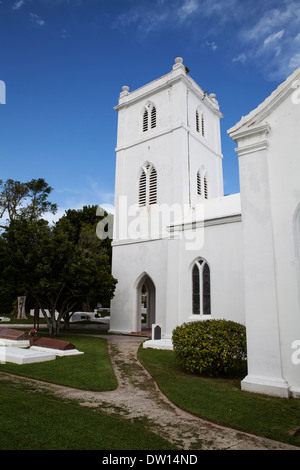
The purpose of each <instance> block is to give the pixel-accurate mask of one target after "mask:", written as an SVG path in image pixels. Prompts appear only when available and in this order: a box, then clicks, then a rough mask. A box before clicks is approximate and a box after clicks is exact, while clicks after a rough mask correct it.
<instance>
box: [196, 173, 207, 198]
mask: <svg viewBox="0 0 300 470" xmlns="http://www.w3.org/2000/svg"><path fill="white" fill-rule="evenodd" d="M197 194H198V196H200V197H203V198H204V199H208V178H207V171H206V170H205V169H200V170H198V172H197Z"/></svg>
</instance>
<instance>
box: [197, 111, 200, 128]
mask: <svg viewBox="0 0 300 470" xmlns="http://www.w3.org/2000/svg"><path fill="white" fill-rule="evenodd" d="M196 131H197V132H200V128H199V113H198V111H196Z"/></svg>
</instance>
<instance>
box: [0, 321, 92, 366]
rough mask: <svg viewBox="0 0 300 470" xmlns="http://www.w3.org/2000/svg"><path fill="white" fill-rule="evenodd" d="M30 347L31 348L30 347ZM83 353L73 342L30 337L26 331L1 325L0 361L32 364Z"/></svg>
mask: <svg viewBox="0 0 300 470" xmlns="http://www.w3.org/2000/svg"><path fill="white" fill-rule="evenodd" d="M28 348H29V349H28ZM75 354H83V353H82V352H80V351H78V350H77V349H76V348H75V346H74V345H73V344H72V343H69V342H67V341H61V340H58V339H52V338H39V337H33V338H32V337H29V336H28V335H27V333H25V332H24V331H19V330H15V329H8V328H1V327H0V362H2V363H5V362H13V363H14V364H31V363H34V362H44V361H52V360H53V359H56V356H71V355H75Z"/></svg>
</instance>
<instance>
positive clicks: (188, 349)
mask: <svg viewBox="0 0 300 470" xmlns="http://www.w3.org/2000/svg"><path fill="white" fill-rule="evenodd" d="M172 342H173V349H174V351H175V354H176V358H177V361H178V363H179V364H180V365H181V366H182V367H183V368H184V369H185V370H186V371H188V372H192V373H200V374H204V375H209V376H216V375H220V374H224V373H225V374H226V373H228V372H230V371H231V370H232V369H234V368H235V367H236V366H237V365H239V364H240V363H241V361H242V360H243V359H246V355H247V343H246V328H245V326H244V325H242V324H240V323H236V322H233V321H229V320H210V319H209V320H203V321H194V322H190V323H184V324H183V325H181V326H178V327H176V328H175V329H174V330H173V333H172Z"/></svg>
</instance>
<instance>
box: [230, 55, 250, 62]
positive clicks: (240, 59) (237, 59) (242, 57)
mask: <svg viewBox="0 0 300 470" xmlns="http://www.w3.org/2000/svg"><path fill="white" fill-rule="evenodd" d="M246 60H247V57H246V54H245V53H242V54H239V55H238V56H236V57H234V58H233V59H232V62H241V63H242V64H245V63H246Z"/></svg>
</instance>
